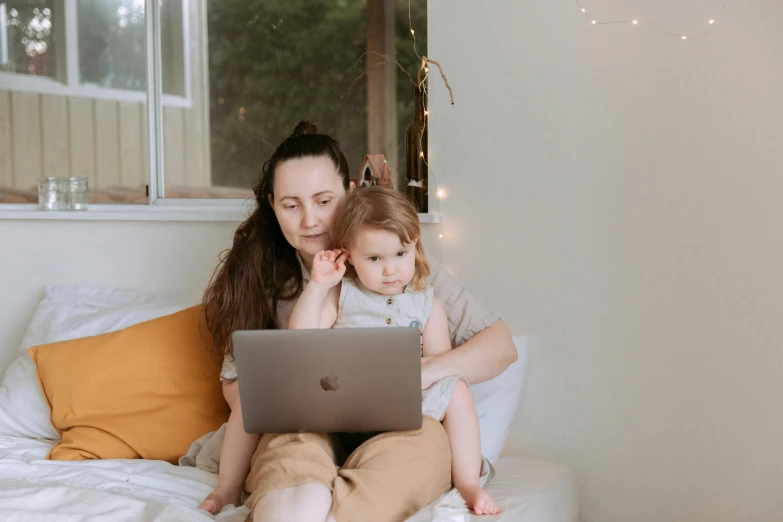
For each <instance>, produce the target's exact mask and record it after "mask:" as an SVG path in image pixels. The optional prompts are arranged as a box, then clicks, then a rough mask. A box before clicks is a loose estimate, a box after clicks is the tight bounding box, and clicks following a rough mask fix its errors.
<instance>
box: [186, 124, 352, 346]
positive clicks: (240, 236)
mask: <svg viewBox="0 0 783 522" xmlns="http://www.w3.org/2000/svg"><path fill="white" fill-rule="evenodd" d="M308 157H327V158H329V159H330V160H331V162H332V163H333V164H334V166H335V169H336V170H337V172H338V174H339V175H340V177H341V178H342V181H343V187H344V188H345V189H346V190H347V189H348V187H349V185H350V178H349V170H348V161H347V160H346V159H345V155H344V154H343V153H342V151H341V150H340V144H339V142H337V140H334V139H332V138H331V137H329V136H327V135H325V134H319V133H318V128H317V127H316V126H315V125H314V124H313V123H311V122H309V121H302V122H300V123H299V124H298V125H297V126H296V128H295V129H294V132H293V133H292V134H291V136H289V137H288V138H286V139H285V140H284V141H283V142H282V143H281V144H280V145H279V146H278V147H277V149H276V150H275V152H274V154H272V157H271V158H270V159H269V161H267V162H266V163H265V164H264V167H263V170H262V173H261V176H260V177H259V179H258V181H256V183H255V185H254V186H253V192H254V194H255V199H256V209H255V211H254V212H253V214H252V215H251V216H250V217H249V218H248V219H247V220H245V222H244V223H242V224H241V225H239V228H237V230H236V232H235V233H234V242H233V245H232V246H231V248H230V249H228V250H225V251H224V252H222V253H221V255H220V263H219V264H218V266H217V268H216V269H215V272H214V274H213V275H212V280H211V281H210V283H209V287H208V288H207V290H206V292H205V293H204V299H203V301H202V307H201V310H202V319H203V321H205V324H206V327H207V328H208V329H209V332H210V333H211V334H212V338H213V341H214V342H213V348H212V349H213V351H214V352H215V353H216V354H217V355H225V354H230V355H233V353H234V347H233V345H232V344H231V334H232V333H233V332H235V331H237V330H263V329H276V328H279V327H280V325H279V324H277V311H278V303H279V301H280V300H287V299H293V298H294V297H296V296H297V295H299V293H300V292H301V291H302V270H301V268H300V266H299V261H298V260H297V257H296V249H294V247H292V246H291V245H290V244H289V243H288V241H287V240H286V238H285V236H283V231H282V230H281V229H280V223H279V222H278V221H277V217H276V216H275V212H274V209H273V208H272V204H271V203H270V201H269V200H270V198H269V196H270V195H273V192H274V185H275V172H276V171H277V167H278V166H279V165H280V164H281V163H283V162H285V161H288V160H292V159H297V158H308Z"/></svg>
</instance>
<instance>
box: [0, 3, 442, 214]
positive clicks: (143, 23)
mask: <svg viewBox="0 0 783 522" xmlns="http://www.w3.org/2000/svg"><path fill="white" fill-rule="evenodd" d="M156 4H157V7H156V9H155V12H154V13H152V15H151V16H149V17H148V16H147V15H148V13H147V11H146V9H147V6H148V5H150V6H155V5H156ZM408 8H409V1H408V0H245V1H243V2H228V1H226V0H146V1H145V0H5V1H4V2H3V0H0V17H2V18H0V21H2V23H0V202H16V203H20V202H27V203H34V202H36V201H37V195H36V194H35V193H34V191H33V189H34V187H35V185H36V182H37V179H38V178H40V177H47V176H82V177H88V178H89V179H90V183H91V189H92V195H91V203H92V204H97V203H121V204H122V203H143V204H146V203H151V202H154V203H159V204H165V203H174V202H176V201H177V200H181V199H188V198H196V199H202V200H203V199H205V198H208V199H221V198H227V199H237V198H240V199H246V198H247V197H249V196H251V195H252V191H251V190H250V188H251V186H252V184H253V181H254V180H255V179H256V178H257V176H258V174H259V172H260V170H261V168H262V166H263V163H264V162H265V161H266V160H267V159H268V158H269V157H270V156H271V154H272V152H273V150H274V148H275V146H276V145H277V144H278V143H279V142H280V141H282V140H283V139H284V138H285V137H286V136H288V134H290V132H291V130H292V129H293V127H294V126H295V125H296V123H297V122H298V121H300V120H303V119H309V120H312V121H314V122H315V123H316V124H317V125H318V126H319V128H320V129H321V130H322V132H326V133H329V134H331V135H333V136H334V137H336V138H337V139H339V140H340V142H341V144H342V146H343V150H344V152H345V153H346V156H347V157H348V162H349V165H350V167H351V169H352V177H354V178H358V177H359V175H360V173H359V168H360V167H361V164H362V160H363V158H364V156H365V154H367V153H380V154H384V155H385V156H386V159H387V161H388V163H389V166H390V167H391V172H392V177H393V178H394V182H395V186H397V187H401V186H402V185H403V182H402V180H401V178H404V172H403V171H404V164H405V163H404V159H403V148H404V147H403V144H404V133H405V129H406V128H407V126H408V125H409V124H410V122H411V121H412V119H413V89H414V87H413V85H412V84H411V83H410V80H409V79H408V77H407V76H406V75H405V74H403V73H402V72H401V71H400V69H399V68H398V65H397V64H395V63H394V61H395V60H396V61H397V62H399V66H400V67H402V68H404V69H405V70H407V71H408V72H409V73H410V74H411V75H413V77H414V78H415V76H416V71H417V70H418V66H419V63H420V60H419V58H418V57H417V56H416V52H415V51H414V47H413V40H412V38H411V34H410V26H409V9H408ZM426 10H427V4H426V0H410V14H411V18H412V20H411V21H412V23H413V26H414V27H415V29H416V44H417V49H416V50H417V51H418V54H419V55H425V54H426ZM155 27H158V28H159V29H158V31H159V35H156V36H158V37H159V40H157V42H158V43H157V44H156V45H157V47H156V49H157V52H155V51H152V50H151V49H148V43H149V42H151V41H156V40H155V38H153V37H151V36H150V35H151V34H153V31H152V29H153V28H155ZM148 53H149V54H151V59H150V61H148V57H147V55H148ZM380 55H385V56H387V57H389V59H386V60H384V59H383V58H381V57H380ZM148 63H152V64H154V65H155V66H156V68H159V70H160V74H159V76H158V78H159V80H157V82H159V89H160V92H159V93H157V92H156V86H155V85H148V81H147V80H148V78H153V77H155V76H150V74H149V72H148V71H147V64H148ZM147 99H151V100H155V103H153V107H152V110H150V108H149V107H148V105H147V103H146V100H147ZM151 173H152V175H151ZM150 180H152V182H150ZM148 193H151V194H152V196H151V197H148V195H147V194H148Z"/></svg>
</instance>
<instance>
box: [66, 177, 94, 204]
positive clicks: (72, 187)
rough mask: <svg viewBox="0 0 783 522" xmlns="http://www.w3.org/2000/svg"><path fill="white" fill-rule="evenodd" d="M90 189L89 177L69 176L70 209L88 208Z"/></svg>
mask: <svg viewBox="0 0 783 522" xmlns="http://www.w3.org/2000/svg"><path fill="white" fill-rule="evenodd" d="M89 191H90V187H89V180H88V179H87V178H68V208H69V209H70V210H87V199H88V196H89Z"/></svg>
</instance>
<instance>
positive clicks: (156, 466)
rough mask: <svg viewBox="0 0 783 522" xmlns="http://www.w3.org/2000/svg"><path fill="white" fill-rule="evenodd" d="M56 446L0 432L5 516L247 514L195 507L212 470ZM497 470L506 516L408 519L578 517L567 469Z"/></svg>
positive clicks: (532, 464) (524, 466)
mask: <svg viewBox="0 0 783 522" xmlns="http://www.w3.org/2000/svg"><path fill="white" fill-rule="evenodd" d="M50 448H51V443H49V442H46V441H41V440H34V439H25V438H19V437H4V436H0V520H2V521H14V522H26V521H31V522H32V521H35V522H47V521H52V522H62V521H72V520H80V521H93V520H94V521H98V520H101V521H105V520H112V521H117V522H121V521H144V522H158V521H161V522H162V521H170V522H175V521H179V520H182V521H186V520H187V521H198V520H205V521H206V520H220V521H224V522H229V521H230V522H235V521H236V522H241V521H243V520H244V519H245V517H246V516H247V509H246V508H244V507H242V508H230V509H228V510H225V511H224V512H223V513H221V514H220V515H218V516H217V517H214V518H213V517H211V516H209V515H207V514H205V513H203V512H201V511H199V510H198V509H195V506H197V505H198V503H199V502H200V501H201V500H202V499H203V498H204V497H205V496H206V495H207V494H208V493H209V492H210V491H211V490H212V488H213V487H214V485H215V483H216V476H215V475H213V474H211V473H208V472H206V471H202V470H200V469H197V468H190V467H182V466H174V465H172V464H169V463H167V462H162V461H148V460H100V461H82V462H58V461H50V460H45V459H46V455H47V453H48V452H49V450H50ZM496 469H497V477H496V479H495V481H494V482H493V483H492V484H490V486H489V491H491V493H492V494H493V495H494V496H495V498H497V499H498V502H499V503H500V504H501V505H502V506H503V507H504V512H503V513H502V514H501V515H499V516H496V517H475V516H469V517H466V516H464V514H461V513H456V512H450V510H441V512H439V513H433V506H428V507H427V508H425V509H423V510H422V511H420V512H419V513H417V514H416V515H414V516H413V517H411V518H410V519H408V521H409V522H430V521H447V520H448V521H455V522H456V521H463V520H464V521H466V522H467V521H468V520H479V519H486V520H492V521H493V522H510V521H515V522H517V521H518V522H574V521H576V520H577V502H576V485H575V481H574V477H573V474H572V473H571V472H570V471H568V470H567V469H565V468H563V467H562V466H559V465H557V464H554V463H551V462H547V461H543V460H536V459H528V458H520V457H502V458H501V459H499V460H498V462H497V463H496ZM434 504H436V503H434ZM435 511H437V508H436V510H435Z"/></svg>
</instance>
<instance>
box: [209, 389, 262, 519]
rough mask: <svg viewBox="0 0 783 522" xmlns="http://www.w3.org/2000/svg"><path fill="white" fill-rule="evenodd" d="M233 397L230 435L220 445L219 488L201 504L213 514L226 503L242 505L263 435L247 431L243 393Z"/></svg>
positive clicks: (229, 421)
mask: <svg viewBox="0 0 783 522" xmlns="http://www.w3.org/2000/svg"><path fill="white" fill-rule="evenodd" d="M233 399H234V400H233V401H232V403H231V404H230V406H231V415H230V416H229V418H228V424H227V425H226V435H225V438H224V439H223V446H222V447H221V448H220V471H219V472H218V483H217V487H216V488H215V490H214V491H213V492H212V493H210V494H209V495H208V496H207V498H206V499H204V502H202V503H201V505H200V506H199V507H200V508H201V509H204V510H206V511H208V512H209V513H212V514H213V515H214V514H217V513H219V512H220V510H221V509H223V506H227V505H229V504H234V505H235V506H239V505H241V504H240V500H241V497H242V485H243V484H244V483H245V477H247V474H248V471H250V459H251V458H252V457H253V452H255V450H256V447H257V446H258V439H259V438H260V435H257V434H255V433H246V432H245V427H244V424H243V422H242V406H241V404H240V402H239V393H237V394H236V395H235V396H234V397H233Z"/></svg>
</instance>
